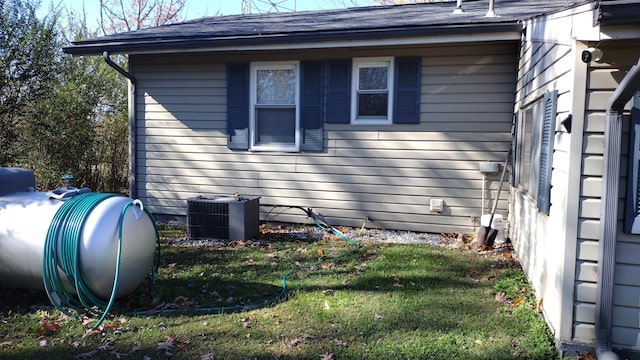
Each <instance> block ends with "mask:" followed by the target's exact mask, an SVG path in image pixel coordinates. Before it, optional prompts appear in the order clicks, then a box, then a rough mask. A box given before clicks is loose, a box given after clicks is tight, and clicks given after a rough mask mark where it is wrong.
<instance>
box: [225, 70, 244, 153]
mask: <svg viewBox="0 0 640 360" xmlns="http://www.w3.org/2000/svg"><path fill="white" fill-rule="evenodd" d="M227 147H228V148H229V149H236V150H247V149H249V64H248V63H237V64H228V65H227Z"/></svg>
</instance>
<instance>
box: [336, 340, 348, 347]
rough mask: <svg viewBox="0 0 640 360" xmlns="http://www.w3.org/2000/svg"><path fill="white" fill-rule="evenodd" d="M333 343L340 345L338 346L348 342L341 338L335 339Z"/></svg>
mask: <svg viewBox="0 0 640 360" xmlns="http://www.w3.org/2000/svg"><path fill="white" fill-rule="evenodd" d="M333 343H334V344H336V345H338V346H347V343H346V342H344V341H342V340H340V339H333Z"/></svg>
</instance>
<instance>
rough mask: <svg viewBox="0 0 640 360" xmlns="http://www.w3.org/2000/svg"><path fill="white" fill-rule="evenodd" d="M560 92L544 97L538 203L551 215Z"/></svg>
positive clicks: (544, 211) (543, 211)
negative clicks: (552, 176) (554, 147)
mask: <svg viewBox="0 0 640 360" xmlns="http://www.w3.org/2000/svg"><path fill="white" fill-rule="evenodd" d="M557 99H558V91H557V90H554V91H552V92H548V93H546V94H545V95H544V100H543V106H544V112H543V118H542V128H541V131H540V133H541V137H540V157H539V160H540V164H539V166H540V174H539V175H538V194H537V202H538V209H539V210H540V212H542V213H544V214H546V215H549V210H550V208H551V170H552V168H553V164H552V162H553V139H554V137H555V130H556V111H557V104H556V103H557Z"/></svg>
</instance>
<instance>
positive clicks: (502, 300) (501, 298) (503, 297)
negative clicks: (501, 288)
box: [496, 293, 507, 304]
mask: <svg viewBox="0 0 640 360" xmlns="http://www.w3.org/2000/svg"><path fill="white" fill-rule="evenodd" d="M496 301H497V302H499V303H501V304H506V302H507V296H506V294H505V293H497V294H496Z"/></svg>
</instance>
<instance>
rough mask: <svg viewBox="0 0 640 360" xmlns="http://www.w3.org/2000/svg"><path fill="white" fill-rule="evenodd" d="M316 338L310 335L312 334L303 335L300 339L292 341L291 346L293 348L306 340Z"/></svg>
mask: <svg viewBox="0 0 640 360" xmlns="http://www.w3.org/2000/svg"><path fill="white" fill-rule="evenodd" d="M314 338H315V336H313V335H310V334H302V335H301V336H300V337H297V338H295V339H293V340H291V341H290V342H289V344H290V345H291V346H298V344H300V343H301V342H303V341H305V340H308V339H314Z"/></svg>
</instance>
